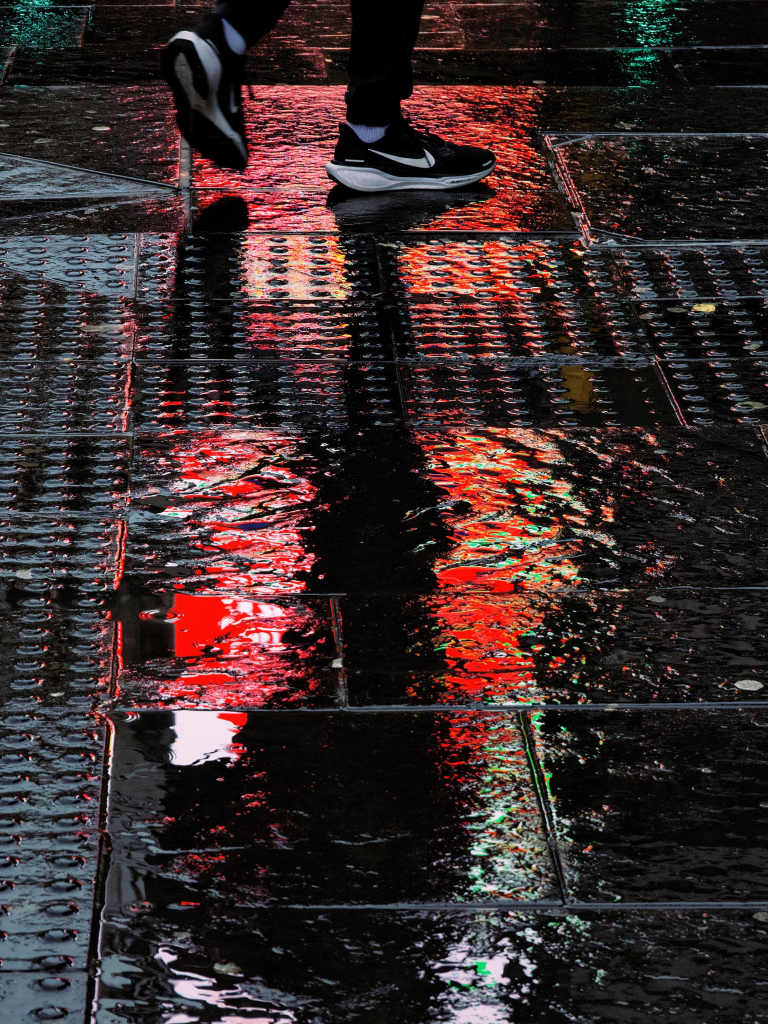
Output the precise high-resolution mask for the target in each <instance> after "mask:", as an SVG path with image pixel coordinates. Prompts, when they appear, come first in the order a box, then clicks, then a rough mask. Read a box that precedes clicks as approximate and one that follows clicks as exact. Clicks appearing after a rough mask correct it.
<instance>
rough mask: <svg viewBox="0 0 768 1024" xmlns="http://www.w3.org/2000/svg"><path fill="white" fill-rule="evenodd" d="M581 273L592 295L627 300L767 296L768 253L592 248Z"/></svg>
mask: <svg viewBox="0 0 768 1024" xmlns="http://www.w3.org/2000/svg"><path fill="white" fill-rule="evenodd" d="M584 268H585V271H586V273H587V276H588V277H589V278H590V280H591V281H592V284H593V287H594V290H595V294H596V295H599V296H605V297H611V296H614V295H616V294H618V295H619V296H621V297H624V298H630V299H699V298H701V299H709V298H714V299H718V300H721V301H723V300H726V299H736V298H738V297H739V296H750V295H751V296H765V297H768V249H766V248H765V247H764V246H762V245H741V246H730V245H728V246H726V245H723V246H714V245H711V246H701V245H695V246H690V245H684V246H683V245H681V246H673V245H670V246H668V247H665V248H663V249H662V248H659V247H657V246H647V247H643V248H637V247H635V248H629V247H619V246H616V247H613V246H597V247H593V248H592V249H591V250H590V253H589V254H588V255H587V256H585V259H584Z"/></svg>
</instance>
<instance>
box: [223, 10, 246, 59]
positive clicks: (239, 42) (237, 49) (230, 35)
mask: <svg viewBox="0 0 768 1024" xmlns="http://www.w3.org/2000/svg"><path fill="white" fill-rule="evenodd" d="M221 24H222V28H223V29H224V39H225V41H226V43H227V46H228V47H229V48H230V50H231V51H232V53H238V54H240V56H242V55H243V54H244V53H245V51H246V50H247V46H246V45H245V40H244V39H243V37H242V36H241V35H240V33H239V32H238V31H237V29H236V28H235V26H234V25H230V24H229V22H228V21H226V20H225V19H224V18H222V19H221Z"/></svg>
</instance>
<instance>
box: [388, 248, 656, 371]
mask: <svg viewBox="0 0 768 1024" xmlns="http://www.w3.org/2000/svg"><path fill="white" fill-rule="evenodd" d="M380 248H381V249H382V250H383V251H384V252H385V255H384V257H383V259H382V263H383V265H384V266H385V267H386V268H387V285H388V288H389V291H390V293H392V295H393V298H394V299H395V302H396V308H397V311H398V314H399V315H398V321H397V324H398V327H397V330H398V342H399V344H398V351H399V354H400V355H401V356H402V357H404V358H421V357H425V356H428V357H439V358H442V359H457V358H472V359H474V358H493V359H499V358H514V357H519V356H523V357H526V356H527V357H535V356H539V355H552V356H554V357H555V358H556V359H557V358H559V357H562V356H566V357H574V356H575V357H578V356H595V355H597V356H605V357H616V356H623V357H628V356H635V355H638V354H642V353H644V352H646V351H647V350H648V349H647V344H646V343H645V339H644V338H643V335H642V332H641V331H640V330H638V328H637V325H636V324H633V323H632V322H631V320H630V318H628V317H627V315H626V313H625V312H624V311H623V310H621V309H620V308H618V307H617V306H616V303H615V302H614V301H612V300H613V296H611V295H601V294H599V293H596V292H595V289H594V282H593V280H592V278H591V276H590V274H589V272H588V271H587V270H586V267H585V264H586V262H587V261H586V259H585V254H584V251H583V249H582V248H581V247H580V245H579V244H577V243H574V242H568V243H566V242H552V241H546V240H539V239H531V240H529V241H526V242H523V241H520V240H519V239H517V240H516V239H503V238H502V239H487V238H486V239H482V238H481V239H476V240H471V239H470V240H466V239H461V240H453V239H452V240H450V241H448V240H445V239H430V240H429V241H419V242H416V241H412V240H410V239H409V240H408V241H405V240H403V241H402V242H398V243H394V242H384V243H382V244H381V246H380Z"/></svg>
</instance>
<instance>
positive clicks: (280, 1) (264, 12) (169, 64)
mask: <svg viewBox="0 0 768 1024" xmlns="http://www.w3.org/2000/svg"><path fill="white" fill-rule="evenodd" d="M288 3H289V0H225V2H224V3H222V4H220V5H219V6H218V7H217V8H216V9H215V10H214V11H213V12H212V13H211V14H207V15H206V16H205V17H204V18H203V20H202V21H201V22H200V24H199V25H195V27H194V28H191V29H185V30H184V31H182V32H177V33H176V35H175V36H174V37H173V39H171V41H170V42H169V43H168V45H167V46H166V47H165V49H164V50H163V56H162V67H163V72H164V74H165V78H166V80H167V81H168V84H169V85H170V87H171V89H172V91H173V96H174V99H175V101H176V123H177V124H178V126H179V131H180V132H181V134H182V135H183V136H184V138H185V139H186V140H187V142H188V143H189V144H190V146H192V148H193V149H196V150H197V151H198V152H199V153H202V154H203V156H207V157H208V158H209V159H210V160H213V161H214V163H217V164H219V165H220V166H221V167H231V168H232V169H233V170H237V171H242V170H245V166H246V164H247V163H248V145H247V142H246V137H245V123H244V121H243V105H242V101H241V96H240V90H241V87H242V83H243V72H244V67H245V51H246V50H247V49H248V47H250V46H253V44H254V43H255V42H257V41H258V40H259V39H260V38H261V37H262V36H263V35H264V34H265V33H266V32H268V31H269V30H270V29H271V28H272V26H273V25H274V24H275V23H276V22H277V20H278V19H279V18H280V15H281V14H282V13H283V11H284V10H285V8H286V7H287V6H288Z"/></svg>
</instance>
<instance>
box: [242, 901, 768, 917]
mask: <svg viewBox="0 0 768 1024" xmlns="http://www.w3.org/2000/svg"><path fill="white" fill-rule="evenodd" d="M255 909H259V910H270V911H272V912H273V913H274V912H275V911H277V912H279V911H286V910H300V911H304V912H306V911H318V912H326V911H332V910H336V911H350V910H362V911H368V912H371V911H379V912H381V911H394V912H396V913H435V912H438V913H459V914H467V913H471V914H477V913H483V912H486V913H487V912H488V911H493V910H501V911H508V912H511V913H529V912H532V911H550V912H552V911H554V912H557V911H561V912H562V911H566V912H568V913H574V912H578V913H585V912H587V911H597V912H599V913H605V912H606V911H612V910H617V911H649V910H650V911H656V912H669V911H683V910H685V911H692V912H699V913H700V912H702V911H711V910H747V911H750V910H751V911H760V910H766V909H768V901H766V900H754V901H752V900H747V901H744V900H741V901H733V902H726V901H723V900H718V901H714V900H713V901H712V902H707V901H704V900H696V901H693V900H692V901H691V902H690V903H683V902H680V901H662V900H659V901H658V902H655V903H654V902H648V903H641V902H632V903H630V902H626V903H622V902H617V903H602V902H598V901H595V902H594V903H588V902H580V901H575V900H567V901H563V902H560V901H558V900H489V901H488V902H487V903H481V902H474V901H467V902H465V903H316V904H312V903H287V904H284V905H282V906H281V905H279V904H275V903H268V904H267V903H265V904H261V905H260V906H258V907H257V908H255Z"/></svg>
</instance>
